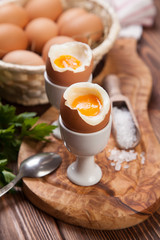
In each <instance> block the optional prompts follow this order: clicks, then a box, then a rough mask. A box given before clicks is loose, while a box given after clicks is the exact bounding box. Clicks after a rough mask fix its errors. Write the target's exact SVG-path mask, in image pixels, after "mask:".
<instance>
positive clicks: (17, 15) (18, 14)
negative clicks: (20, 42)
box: [0, 3, 29, 28]
mask: <svg viewBox="0 0 160 240" xmlns="http://www.w3.org/2000/svg"><path fill="white" fill-rule="evenodd" d="M28 21H29V17H28V14H27V12H26V10H25V9H24V8H23V7H21V6H19V5H17V4H14V3H8V4H3V5H2V6H1V7H0V23H12V24H15V25H18V26H19V27H21V28H23V27H24V26H26V24H27V23H28Z"/></svg>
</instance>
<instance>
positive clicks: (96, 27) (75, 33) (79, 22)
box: [59, 13, 104, 43]
mask: <svg viewBox="0 0 160 240" xmlns="http://www.w3.org/2000/svg"><path fill="white" fill-rule="evenodd" d="M103 30H104V27H103V23H102V20H101V19H100V17H99V16H97V15H95V14H93V13H87V14H84V15H82V16H79V17H76V18H75V19H74V21H71V22H70V23H69V24H65V23H64V24H63V25H62V26H61V28H60V30H59V35H65V36H69V37H73V38H74V39H75V40H77V41H81V42H85V43H86V42H88V41H89V40H92V41H94V42H95V41H98V40H100V38H101V37H102V34H103Z"/></svg>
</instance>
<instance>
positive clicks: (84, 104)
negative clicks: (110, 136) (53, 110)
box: [60, 82, 111, 133]
mask: <svg viewBox="0 0 160 240" xmlns="http://www.w3.org/2000/svg"><path fill="white" fill-rule="evenodd" d="M110 112H111V102H110V98H109V96H108V94H107V92H106V91H105V90H104V89H103V88H102V87H101V86H99V85H98V84H94V83H90V82H80V83H75V84H72V85H71V86H70V87H68V88H67V89H66V90H65V92H64V94H63V97H62V100H61V105H60V114H61V117H62V120H63V123H64V125H65V126H66V127H67V128H68V129H70V130H72V131H75V132H80V133H92V132H97V131H99V130H101V129H103V128H104V127H105V126H106V125H107V124H108V122H109V118H110Z"/></svg>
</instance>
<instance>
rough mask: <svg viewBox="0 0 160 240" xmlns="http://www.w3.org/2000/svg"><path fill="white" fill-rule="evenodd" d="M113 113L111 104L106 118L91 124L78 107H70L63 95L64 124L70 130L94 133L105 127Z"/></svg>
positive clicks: (61, 110) (61, 112)
mask: <svg viewBox="0 0 160 240" xmlns="http://www.w3.org/2000/svg"><path fill="white" fill-rule="evenodd" d="M110 113H111V106H110V108H109V111H108V113H107V114H106V116H105V118H104V120H103V121H102V122H101V123H99V124H97V125H95V126H92V125H89V124H88V123H86V122H85V121H84V120H83V119H82V118H81V117H80V116H79V114H78V111H77V110H76V109H74V110H73V109H70V108H69V107H68V106H66V105H65V99H64V98H63V97H62V99H61V104H60V114H61V117H62V120H63V124H64V125H65V126H66V127H67V128H68V129H70V130H72V131H75V132H79V133H93V132H97V131H99V130H101V129H103V128H104V127H105V126H106V125H107V124H108V122H109V118H110Z"/></svg>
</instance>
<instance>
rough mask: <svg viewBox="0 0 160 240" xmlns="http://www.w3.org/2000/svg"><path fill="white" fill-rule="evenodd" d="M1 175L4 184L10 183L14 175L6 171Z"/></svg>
mask: <svg viewBox="0 0 160 240" xmlns="http://www.w3.org/2000/svg"><path fill="white" fill-rule="evenodd" d="M2 174H3V176H4V179H5V182H6V183H9V182H11V181H12V180H13V179H14V178H15V175H14V174H13V173H11V172H9V171H7V170H3V171H2Z"/></svg>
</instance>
